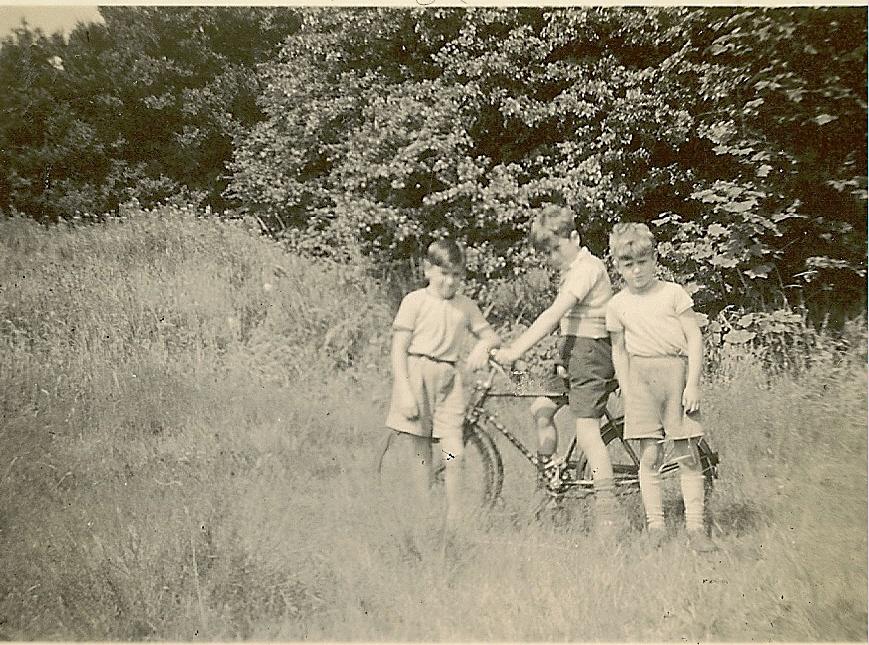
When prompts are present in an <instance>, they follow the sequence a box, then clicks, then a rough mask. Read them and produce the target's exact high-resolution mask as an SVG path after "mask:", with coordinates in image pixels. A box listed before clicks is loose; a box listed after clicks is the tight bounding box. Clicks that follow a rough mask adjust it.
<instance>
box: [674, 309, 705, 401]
mask: <svg viewBox="0 0 869 645" xmlns="http://www.w3.org/2000/svg"><path fill="white" fill-rule="evenodd" d="M679 323H680V324H681V325H682V331H684V332H685V338H686V339H687V341H688V375H687V377H686V379H685V381H686V382H685V392H684V393H683V394H682V407H683V408H685V411H686V412H696V411H697V410H699V409H700V374H701V372H702V371H703V333H702V332H701V331H700V325H698V324H697V315H696V314H695V313H694V310H693V309H686V310H685V311H683V312H682V313H681V314H679Z"/></svg>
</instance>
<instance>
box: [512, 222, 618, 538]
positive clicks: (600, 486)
mask: <svg viewBox="0 0 869 645" xmlns="http://www.w3.org/2000/svg"><path fill="white" fill-rule="evenodd" d="M577 223H578V222H577V218H576V217H575V216H574V214H573V212H572V211H570V210H569V209H567V208H564V207H559V206H555V205H550V206H547V207H546V208H544V209H543V210H541V212H540V213H539V214H538V215H537V217H536V218H535V220H534V222H533V223H532V227H531V241H532V243H533V244H534V246H535V247H537V248H538V249H540V250H542V251H544V252H545V253H546V254H547V256H548V260H549V262H550V264H552V265H553V266H554V267H555V268H558V269H559V270H560V271H561V282H560V285H559V289H558V294H557V296H556V297H555V301H554V302H553V303H552V304H551V305H550V306H549V307H548V308H547V309H546V310H545V311H544V312H542V313H541V314H540V315H539V316H538V317H537V319H536V320H535V321H534V322H533V323H532V324H531V326H530V327H529V328H528V329H527V330H525V332H524V333H523V334H521V335H520V336H519V337H518V338H516V339H515V340H514V341H513V342H512V343H511V344H510V346H509V347H506V348H504V349H501V350H499V351H498V352H496V353H495V358H496V360H498V361H499V362H501V363H504V364H510V363H513V362H514V361H516V360H518V359H519V357H521V356H522V354H524V353H525V352H526V351H528V350H529V349H530V348H531V347H533V346H534V345H536V344H537V343H538V342H539V341H540V340H542V339H543V338H544V337H545V336H547V335H548V334H550V333H552V331H554V330H555V329H556V328H560V338H559V357H558V358H557V359H556V375H555V378H554V379H553V380H552V382H551V383H549V384H548V385H549V387H551V388H553V389H554V390H555V391H556V392H559V393H562V392H566V393H567V394H568V402H569V407H570V411H571V412H572V413H573V416H574V418H575V424H576V439H577V444H578V445H579V447H580V449H581V450H582V451H583V452H584V453H585V454H586V456H587V457H588V462H589V464H590V465H591V471H592V478H593V480H594V491H595V524H596V526H597V528H598V529H604V530H606V531H612V530H614V529H618V528H619V524H620V522H619V520H620V516H619V508H618V503H617V502H616V499H615V495H614V493H613V469H612V464H611V463H610V458H609V453H608V452H607V449H606V446H605V445H604V443H603V440H602V439H601V436H600V419H601V417H602V416H603V414H604V410H605V409H606V404H607V400H608V397H609V389H608V385H609V384H610V382H611V381H612V379H613V377H614V375H615V373H614V370H613V364H612V349H611V346H610V340H609V335H608V334H607V331H606V324H605V316H606V306H607V303H608V302H609V300H610V298H611V297H612V287H611V285H610V279H609V275H608V274H607V270H606V266H605V265H604V263H603V261H602V260H600V259H599V258H597V257H595V256H594V255H592V254H591V252H590V251H589V250H588V249H587V248H586V247H585V246H583V245H582V237H581V235H580V232H579V230H578V228H577ZM565 368H566V370H565ZM557 410H558V405H557V404H556V403H555V402H554V401H552V400H551V399H548V398H540V399H537V400H536V401H535V402H534V405H533V406H532V409H531V411H532V414H533V415H534V417H535V423H536V425H537V449H538V459H539V460H540V465H541V466H545V464H546V463H547V462H548V461H549V460H550V459H551V458H552V455H553V454H554V453H555V450H556V448H557V440H558V434H557V430H556V427H555V423H554V416H555V413H556V411H557Z"/></svg>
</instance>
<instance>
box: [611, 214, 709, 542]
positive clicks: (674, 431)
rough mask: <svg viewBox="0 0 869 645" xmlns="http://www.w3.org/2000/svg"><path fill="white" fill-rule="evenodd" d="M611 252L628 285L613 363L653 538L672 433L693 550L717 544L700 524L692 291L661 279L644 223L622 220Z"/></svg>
mask: <svg viewBox="0 0 869 645" xmlns="http://www.w3.org/2000/svg"><path fill="white" fill-rule="evenodd" d="M610 253H611V254H612V257H613V259H614V261H615V265H616V269H617V270H618V272H619V274H620V275H621V276H622V278H623V279H624V281H625V285H626V288H625V289H623V290H622V291H620V292H619V293H618V294H616V295H615V296H614V297H613V299H612V300H611V301H610V303H609V306H608V307H607V312H606V327H607V330H609V332H610V334H611V336H612V347H613V364H614V365H615V368H616V375H617V376H618V379H619V383H620V384H621V389H622V394H623V396H624V400H625V439H635V440H637V441H638V442H639V446H640V474H639V479H640V496H641V498H642V500H643V506H644V507H645V511H646V523H647V527H648V531H649V538H650V540H651V542H652V544H654V545H655V546H659V545H660V544H661V542H662V541H663V538H664V511H663V505H662V499H661V476H660V473H659V471H658V468H659V465H658V464H659V461H660V459H661V443H662V442H663V441H662V440H663V438H664V437H667V438H668V439H673V440H674V441H673V443H674V450H675V451H676V458H677V459H679V479H680V484H681V488H682V497H683V500H684V502H685V528H686V531H687V534H688V540H689V545H690V546H691V548H693V549H694V550H695V551H712V550H714V549H715V545H714V544H712V542H711V541H710V540H709V538H708V537H706V534H705V532H704V530H703V511H704V509H703V506H704V499H703V496H704V490H703V484H704V482H703V473H702V469H701V465H700V460H699V457H698V454H697V448H696V441H697V439H698V438H699V437H701V436H703V428H702V426H701V425H700V423H699V410H700V371H701V366H702V360H703V336H702V334H701V332H700V327H699V325H698V323H697V318H696V316H695V314H694V310H693V306H694V302H693V300H692V299H691V296H689V295H688V293H687V292H686V291H685V289H683V288H682V287H681V286H679V285H678V284H675V283H673V282H665V281H663V280H659V279H658V278H657V277H656V268H657V254H656V251H655V239H654V237H653V235H652V233H651V231H650V230H649V228H648V227H647V226H646V225H645V224H638V223H626V224H617V225H616V226H615V227H614V228H613V230H612V233H611V234H610Z"/></svg>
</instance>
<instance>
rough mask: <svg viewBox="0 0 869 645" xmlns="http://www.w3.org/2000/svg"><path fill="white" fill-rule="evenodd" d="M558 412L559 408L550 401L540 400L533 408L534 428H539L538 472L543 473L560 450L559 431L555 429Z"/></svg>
mask: <svg viewBox="0 0 869 645" xmlns="http://www.w3.org/2000/svg"><path fill="white" fill-rule="evenodd" d="M557 411H558V408H557V407H556V406H555V405H554V404H553V403H552V402H551V401H550V400H549V399H542V400H541V399H538V400H537V401H535V404H534V406H533V408H532V412H533V414H534V426H535V427H536V428H537V458H538V459H539V460H540V463H539V464H538V470H540V471H541V472H542V471H543V466H544V465H545V464H546V462H548V461H550V460H551V459H552V456H553V455H554V454H555V451H556V450H557V449H558V429H557V428H556V427H555V413H556V412H557Z"/></svg>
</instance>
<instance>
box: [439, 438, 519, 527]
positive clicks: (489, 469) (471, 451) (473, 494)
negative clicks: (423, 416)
mask: <svg viewBox="0 0 869 645" xmlns="http://www.w3.org/2000/svg"><path fill="white" fill-rule="evenodd" d="M464 443H465V451H464V455H463V457H462V466H461V467H462V497H463V498H464V500H465V502H466V504H467V509H468V511H472V512H473V511H486V510H489V509H491V508H492V507H493V506H494V505H495V503H496V502H497V501H498V498H499V497H500V495H501V487H502V486H503V484H504V464H503V462H502V461H501V453H500V452H499V451H498V446H497V445H496V444H495V441H494V440H493V439H492V437H491V436H490V435H489V433H487V432H486V431H485V430H482V429H480V428H479V427H477V426H476V425H472V424H466V425H465V427H464ZM438 447H439V446H438V444H435V449H436V450H437V449H438ZM437 451H438V452H439V453H440V455H441V462H440V463H438V465H437V468H436V470H435V478H434V479H435V486H437V487H440V488H442V487H443V483H444V472H445V470H446V461H447V460H449V459H451V458H452V456H451V455H447V454H445V453H444V451H442V450H437Z"/></svg>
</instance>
